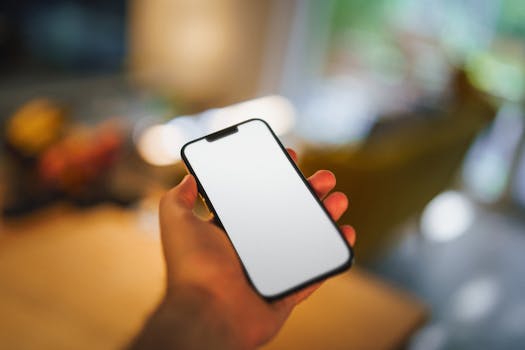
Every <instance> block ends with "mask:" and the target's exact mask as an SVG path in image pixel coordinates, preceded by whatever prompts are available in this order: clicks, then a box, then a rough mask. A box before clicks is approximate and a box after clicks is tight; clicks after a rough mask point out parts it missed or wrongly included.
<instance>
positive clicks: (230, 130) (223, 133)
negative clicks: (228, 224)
mask: <svg viewBox="0 0 525 350" xmlns="http://www.w3.org/2000/svg"><path fill="white" fill-rule="evenodd" d="M254 121H259V122H262V123H263V124H264V125H265V126H266V127H267V128H268V130H269V131H270V133H271V135H272V136H273V138H274V140H275V142H277V144H278V145H279V147H280V148H281V151H282V152H283V153H284V155H285V157H286V158H287V159H288V161H289V162H290V165H291V166H292V167H293V168H294V169H295V171H296V173H297V174H298V175H299V178H300V179H301V180H302V181H303V183H304V185H305V186H306V188H307V189H308V190H309V191H310V194H311V195H312V197H313V198H314V200H315V201H316V202H317V204H319V206H320V207H321V208H322V210H323V211H324V213H325V215H326V216H327V217H328V219H329V220H330V222H331V223H332V225H333V226H334V227H335V229H336V231H337V232H338V233H339V235H340V236H341V238H342V239H343V244H344V245H345V246H346V248H347V249H348V252H349V258H348V260H347V261H345V262H344V263H343V264H342V265H341V266H338V267H336V268H335V269H332V270H328V271H327V272H325V273H323V274H321V275H319V276H317V277H314V278H311V279H309V280H306V281H304V282H303V283H301V284H299V285H297V286H295V287H292V288H289V289H287V290H284V291H283V292H280V293H278V294H275V295H271V296H268V295H264V294H263V293H261V292H260V291H259V290H258V289H257V288H256V287H255V285H254V284H253V282H252V280H251V278H250V275H249V274H248V272H247V271H246V269H245V266H244V263H243V262H242V259H241V258H240V256H239V254H238V252H237V249H236V248H235V245H234V244H233V242H232V240H231V238H230V236H229V235H228V232H227V231H226V229H225V228H224V226H223V225H222V223H221V221H220V218H219V215H217V212H216V210H215V208H214V207H213V204H212V202H211V200H210V199H209V197H208V194H207V193H206V190H205V189H204V187H203V186H202V184H201V182H200V181H199V177H198V176H197V174H196V173H195V171H194V170H193V168H192V167H191V164H190V162H189V160H188V158H187V157H186V155H185V153H184V150H185V149H186V147H187V146H189V145H190V144H192V143H195V142H199V141H202V140H206V141H208V142H213V141H215V140H217V139H220V138H223V137H228V136H229V135H231V134H234V133H237V132H239V130H238V127H239V125H242V124H246V123H250V122H254ZM210 140H211V141H210ZM180 155H181V158H182V160H183V162H184V164H185V166H186V168H187V170H188V172H189V173H190V174H191V175H193V177H194V178H195V180H196V182H197V189H198V192H199V193H200V194H201V196H202V197H203V199H204V201H205V203H206V206H207V207H208V209H209V210H210V211H211V212H212V214H213V217H214V221H215V223H216V224H217V225H218V226H219V227H220V228H221V229H222V230H223V231H224V233H225V234H226V237H228V240H229V241H230V244H231V245H232V247H233V250H234V251H235V254H236V255H237V259H239V262H240V264H241V266H242V269H243V272H244V275H245V276H246V279H247V280H248V282H249V283H250V284H251V286H252V288H253V289H254V290H255V291H256V293H257V294H259V295H260V296H261V297H263V298H264V299H266V300H267V301H274V300H277V299H281V298H283V297H285V296H288V295H290V294H293V293H295V292H298V291H300V290H301V289H304V288H306V287H307V286H309V285H312V284H315V283H317V282H320V281H323V280H325V279H327V278H329V277H331V276H334V275H337V274H339V273H341V272H344V271H346V270H347V269H349V268H350V267H351V266H352V264H353V263H354V258H355V256H354V250H353V249H352V247H351V246H350V244H348V242H347V240H346V238H345V236H344V235H343V233H342V232H341V229H340V228H339V226H338V225H337V223H336V222H335V221H334V219H332V216H331V215H330V213H329V212H328V210H327V209H326V208H325V206H324V205H323V202H322V201H321V199H319V197H318V196H317V194H316V193H315V191H314V189H313V188H312V186H310V183H309V182H308V180H307V179H306V177H305V176H304V175H303V173H302V172H301V170H300V169H299V167H298V166H297V164H296V163H295V161H294V160H293V159H292V157H291V156H290V154H289V153H288V151H287V150H286V148H285V147H284V146H283V144H282V143H281V141H280V140H279V138H278V137H277V135H275V133H274V131H273V130H272V128H271V127H270V125H269V124H268V123H267V122H266V121H265V120H263V119H260V118H250V119H247V120H245V121H243V122H240V123H237V124H234V125H231V126H229V127H226V128H224V129H221V130H219V131H216V132H213V133H211V134H208V135H205V136H202V137H199V138H197V139H194V140H191V141H189V142H187V143H186V144H184V146H182V148H181V150H180Z"/></svg>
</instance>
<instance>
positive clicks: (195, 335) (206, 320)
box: [132, 287, 239, 350]
mask: <svg viewBox="0 0 525 350" xmlns="http://www.w3.org/2000/svg"><path fill="white" fill-rule="evenodd" d="M223 315H224V314H223V313H221V310H219V308H218V307H217V303H216V302H215V301H214V300H213V297H212V296H211V295H210V294H209V293H207V292H206V291H205V290H202V289H199V288H186V287H180V288H170V289H169V290H168V292H167V293H166V296H165V297H164V299H163V300H162V302H161V303H160V305H159V306H158V307H157V309H156V310H155V312H154V313H153V315H152V316H151V317H150V318H149V320H148V321H147V323H146V325H145V327H144V330H143V332H142V334H140V335H139V337H138V338H137V339H135V341H134V343H133V345H132V349H153V348H155V349H157V348H166V349H167V348H176V349H196V350H198V349H238V348H239V346H238V345H237V344H236V342H235V338H234V337H233V335H232V334H233V328H232V327H231V325H232V323H229V322H226V320H224V318H223Z"/></svg>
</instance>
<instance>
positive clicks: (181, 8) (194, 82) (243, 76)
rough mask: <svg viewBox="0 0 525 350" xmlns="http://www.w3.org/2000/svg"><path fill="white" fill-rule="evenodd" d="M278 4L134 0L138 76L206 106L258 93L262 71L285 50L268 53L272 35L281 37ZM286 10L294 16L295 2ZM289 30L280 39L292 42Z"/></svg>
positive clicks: (135, 74) (134, 62)
mask: <svg viewBox="0 0 525 350" xmlns="http://www.w3.org/2000/svg"><path fill="white" fill-rule="evenodd" d="M276 3H277V2H276V1H243V0H223V1H210V0H148V1H145V0H132V1H131V3H130V16H129V18H130V19H129V23H130V25H129V31H130V35H129V37H130V39H129V40H130V62H129V63H130V69H131V72H132V75H133V77H134V78H135V79H136V80H137V81H138V82H139V83H141V84H144V85H146V86H148V87H153V88H155V89H159V90H161V91H163V92H164V93H167V94H169V95H174V97H177V98H180V99H181V100H184V101H186V102H189V103H190V104H197V105H203V107H205V106H210V105H214V106H218V105H225V104H229V103H233V102H237V101H240V100H244V99H248V98H251V97H253V96H255V95H256V94H257V91H258V88H259V82H260V78H261V74H262V72H263V71H267V69H265V68H264V66H265V62H266V61H268V60H270V61H273V62H274V61H276V60H275V59H274V58H272V59H269V58H268V57H269V55H276V54H277V55H279V54H280V53H279V52H269V53H266V52H265V50H266V47H267V39H268V33H270V32H271V33H272V35H276V33H275V31H271V29H272V28H271V26H273V25H274V23H272V21H271V17H272V16H271V15H272V8H273V7H274V6H275V5H276ZM290 4H292V5H293V2H291V3H290ZM282 8H283V6H280V9H282ZM286 8H288V10H289V14H290V16H289V17H291V13H292V12H291V10H292V6H287V7H285V11H286ZM284 19H286V18H284ZM286 30H287V29H286V26H284V27H283V29H282V30H280V31H281V34H279V33H277V35H279V36H280V39H284V40H286ZM283 47H284V46H283ZM283 50H284V48H283ZM277 61H279V60H277Z"/></svg>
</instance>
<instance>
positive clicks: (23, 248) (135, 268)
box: [0, 205, 426, 349]
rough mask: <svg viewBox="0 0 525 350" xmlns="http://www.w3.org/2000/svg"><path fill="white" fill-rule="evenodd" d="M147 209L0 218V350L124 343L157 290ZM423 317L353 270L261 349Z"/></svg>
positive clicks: (405, 299)
mask: <svg viewBox="0 0 525 350" xmlns="http://www.w3.org/2000/svg"><path fill="white" fill-rule="evenodd" d="M152 208H154V206H151V205H150V209H142V210H123V209H120V208H116V207H112V206H98V207H96V208H92V209H88V210H79V209H74V208H70V207H67V206H56V207H52V208H49V209H46V210H44V211H41V212H39V213H36V214H33V215H32V216H29V217H26V218H24V219H23V220H18V221H15V222H9V223H3V224H1V226H0V229H1V233H0V348H5V349H115V348H121V347H123V346H125V344H127V343H128V342H129V340H130V339H131V338H132V337H133V335H134V334H135V333H136V332H138V331H139V329H140V327H141V325H142V322H143V321H144V318H145V317H146V316H147V315H148V314H149V312H150V311H151V310H152V309H153V308H154V307H155V305H156V304H157V302H158V300H159V298H160V296H161V294H162V289H163V283H164V266H163V261H162V256H161V247H160V242H159V240H158V233H157V232H156V231H157V229H156V223H155V217H156V214H155V210H154V209H152ZM357 251H358V252H359V250H357ZM425 315H426V308H425V307H424V305H423V304H422V303H421V302H420V301H418V300H417V299H415V298H414V297H411V296H409V295H407V294H405V293H403V292H400V291H398V290H396V289H394V288H392V287H391V286H389V285H387V284H385V283H383V282H381V281H379V280H378V279H377V278H375V277H373V276H371V275H369V274H368V273H366V272H364V271H363V270H361V269H359V268H353V269H352V271H351V272H349V273H346V274H344V275H341V276H339V277H336V278H334V279H332V280H330V281H329V282H327V283H326V285H325V286H323V287H322V288H321V289H320V290H319V291H318V292H317V293H315V294H314V295H313V296H312V297H310V298H309V299H308V300H307V301H306V302H304V303H303V304H302V305H300V306H299V307H298V308H297V309H296V310H295V311H294V313H293V314H292V316H291V318H290V320H289V321H288V323H287V324H286V325H285V327H284V328H283V330H282V331H281V333H280V334H279V335H278V337H277V338H276V339H275V340H274V341H273V342H272V343H270V344H269V345H267V346H266V347H265V349H392V348H398V347H399V346H401V345H402V344H404V343H405V342H406V341H407V339H408V337H409V335H410V334H411V333H413V332H414V331H415V330H416V329H417V327H418V326H420V325H421V324H422V322H423V320H424V319H425Z"/></svg>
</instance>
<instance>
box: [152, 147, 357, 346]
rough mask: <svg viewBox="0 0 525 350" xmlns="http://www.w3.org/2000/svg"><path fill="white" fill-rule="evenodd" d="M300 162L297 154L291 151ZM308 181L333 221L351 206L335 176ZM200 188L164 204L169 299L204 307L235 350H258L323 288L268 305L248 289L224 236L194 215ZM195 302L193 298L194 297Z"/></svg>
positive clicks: (189, 184) (181, 190) (190, 184)
mask: <svg viewBox="0 0 525 350" xmlns="http://www.w3.org/2000/svg"><path fill="white" fill-rule="evenodd" d="M288 152H289V154H290V155H291V157H292V158H293V159H294V161H296V159H297V156H296V154H295V152H294V151H293V150H288ZM308 181H309V182H310V184H311V186H312V187H313V189H314V190H315V192H316V193H317V195H318V196H319V198H321V199H322V200H323V204H324V205H325V207H326V208H327V210H328V212H329V213H330V215H331V216H332V218H333V219H334V220H338V219H339V218H340V217H341V215H343V213H344V212H345V211H346V209H347V206H348V200H347V197H346V196H345V195H344V194H343V193H341V192H333V193H331V194H329V192H330V191H331V190H332V189H333V188H334V186H335V183H336V180H335V176H334V175H333V174H332V173H331V172H329V171H327V170H320V171H317V172H316V173H315V174H314V175H312V176H311V177H310V178H309V179H308ZM196 199H197V185H196V182H195V179H194V178H193V177H192V176H191V175H187V176H186V177H185V178H184V179H183V180H182V181H181V183H180V184H179V185H178V186H176V187H174V188H173V189H171V190H170V191H169V192H168V193H166V194H165V195H164V197H163V198H162V200H161V203H160V227H161V236H162V244H163V248H164V255H165V258H166V265H167V295H166V299H167V300H170V299H177V298H179V299H180V298H182V299H184V300H186V301H187V302H188V303H191V302H195V303H205V305H206V307H207V308H209V310H212V311H210V315H212V316H210V315H208V316H210V317H204V318H206V319H208V321H207V322H213V323H215V324H214V325H213V327H215V328H217V329H219V328H220V329H222V332H223V333H224V332H225V333H227V335H226V334H224V336H225V337H228V339H227V341H228V342H229V344H233V345H232V346H234V347H237V348H243V349H244V348H254V347H256V346H260V345H262V344H264V343H265V342H267V341H268V340H269V339H270V338H271V337H272V336H274V335H275V334H276V333H277V332H278V330H279V329H280V328H281V326H282V325H283V323H284V321H285V320H286V319H287V317H288V316H289V314H290V312H291V311H292V309H293V308H294V306H296V305H297V304H298V303H299V302H300V301H302V300H303V299H305V298H306V297H308V296H309V295H310V294H311V293H312V292H313V291H314V290H315V289H317V288H318V287H319V286H320V285H321V283H317V284H315V285H312V286H309V287H307V288H305V289H304V290H302V291H299V292H297V293H295V294H293V295H290V296H288V297H286V298H284V299H281V300H278V301H275V302H267V301H265V300H264V299H263V298H261V297H260V296H259V295H258V294H257V293H256V292H255V291H254V290H253V289H252V287H251V286H250V284H249V283H248V281H247V279H246V277H245V276H244V273H243V270H242V268H241V264H240V262H239V260H238V258H237V256H236V253H235V251H234V249H233V247H232V246H231V243H230V242H229V240H228V238H227V237H226V234H225V233H224V231H223V230H221V229H220V228H219V227H217V226H216V225H214V224H213V223H212V221H209V220H208V221H206V220H202V219H201V218H199V217H197V216H196V215H195V214H194V213H193V211H192V210H193V207H194V205H195V201H196ZM341 230H342V232H343V234H344V236H345V238H346V239H347V240H348V242H349V243H350V244H351V245H353V244H354V242H355V231H354V230H353V228H352V227H350V226H348V225H343V226H341ZM192 296H193V297H192Z"/></svg>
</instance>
